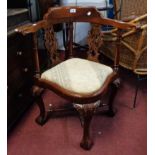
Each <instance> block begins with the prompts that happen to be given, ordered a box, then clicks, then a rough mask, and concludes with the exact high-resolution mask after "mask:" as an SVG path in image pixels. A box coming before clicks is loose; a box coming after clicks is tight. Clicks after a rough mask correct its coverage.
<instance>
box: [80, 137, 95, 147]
mask: <svg viewBox="0 0 155 155" xmlns="http://www.w3.org/2000/svg"><path fill="white" fill-rule="evenodd" d="M93 144H94V143H93V141H92V140H91V139H90V138H89V139H82V141H81V143H80V146H81V147H82V148H83V149H85V150H90V149H91V148H92V146H93Z"/></svg>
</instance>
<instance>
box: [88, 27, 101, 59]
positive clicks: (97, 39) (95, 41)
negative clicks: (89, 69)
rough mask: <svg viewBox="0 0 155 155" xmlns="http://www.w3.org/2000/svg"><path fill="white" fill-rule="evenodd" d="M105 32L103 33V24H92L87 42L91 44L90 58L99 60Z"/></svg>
mask: <svg viewBox="0 0 155 155" xmlns="http://www.w3.org/2000/svg"><path fill="white" fill-rule="evenodd" d="M102 36H103V34H102V33H101V26H100V25H97V24H92V28H91V30H90V31H89V34H88V38H87V42H88V46H89V51H88V59H89V60H93V61H98V59H97V58H98V55H99V49H100V47H101V46H102V45H103V39H102V38H103V37H102Z"/></svg>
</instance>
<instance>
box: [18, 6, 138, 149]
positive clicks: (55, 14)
mask: <svg viewBox="0 0 155 155" xmlns="http://www.w3.org/2000/svg"><path fill="white" fill-rule="evenodd" d="M73 22H90V23H93V24H99V25H112V26H115V27H117V28H120V29H129V28H133V27H135V26H134V25H133V24H129V23H123V22H119V21H116V20H111V19H107V18H103V17H102V16H101V15H100V13H99V12H98V11H97V10H96V9H95V8H94V7H77V6H70V7H55V8H50V9H49V10H48V12H47V13H46V14H45V16H44V19H43V20H42V21H39V22H37V23H35V24H33V25H30V26H25V27H20V28H19V29H17V30H16V31H18V32H20V33H22V34H23V35H26V34H29V33H33V34H34V43H35V45H34V57H35V67H36V70H35V71H36V72H35V76H34V77H35V78H34V84H35V88H34V89H33V91H34V94H35V96H37V97H36V99H37V102H38V106H39V109H40V115H39V117H38V118H37V122H38V123H39V124H41V125H43V124H44V123H45V122H46V119H47V117H46V112H45V107H44V103H43V101H42V98H41V94H42V92H43V91H42V89H49V90H52V91H54V92H55V93H56V94H58V95H60V96H62V97H64V98H65V99H67V100H69V101H71V103H78V104H79V105H80V104H81V106H82V108H81V109H80V111H81V112H80V113H81V118H82V120H83V123H82V124H83V127H84V129H83V139H82V141H81V144H80V145H81V147H83V148H84V149H90V148H91V146H92V144H93V142H92V140H91V138H90V133H89V126H90V122H91V119H92V116H93V113H94V111H95V109H96V107H97V105H96V104H94V102H97V101H98V100H100V99H101V98H102V96H103V95H104V94H106V92H107V91H108V88H109V87H110V85H111V84H112V83H113V81H114V80H116V78H117V77H118V73H117V69H116V68H117V67H118V66H117V65H118V64H119V63H118V61H119V54H118V53H119V52H118V50H117V51H116V60H115V67H114V71H113V72H112V73H111V74H110V75H109V76H108V78H107V79H106V81H105V83H104V84H103V85H102V87H101V88H100V89H99V90H98V91H96V92H93V93H91V94H86V95H84V94H80V93H73V92H71V91H69V90H67V89H64V88H62V87H61V86H59V85H57V84H55V83H53V82H51V81H48V80H45V79H42V78H40V76H38V75H39V72H40V70H39V59H38V55H37V54H36V53H37V47H36V46H37V42H36V34H35V33H36V32H37V31H38V30H40V29H47V28H50V27H51V26H53V24H58V23H67V24H68V29H69V30H68V31H69V33H68V34H69V35H68V38H67V44H66V45H67V46H68V47H67V51H68V52H69V53H68V55H69V57H72V56H73ZM118 41H119V39H118ZM73 67H74V66H73ZM114 90H115V89H114ZM115 92H116V91H114V92H113V93H112V97H113V98H114V97H115ZM112 103H113V99H111V100H110V103H109V105H110V106H109V108H110V109H109V111H110V112H112Z"/></svg>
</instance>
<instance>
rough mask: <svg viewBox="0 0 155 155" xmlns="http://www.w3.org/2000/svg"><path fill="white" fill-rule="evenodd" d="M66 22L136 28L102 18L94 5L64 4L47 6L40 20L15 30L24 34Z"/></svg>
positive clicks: (133, 25)
mask: <svg viewBox="0 0 155 155" xmlns="http://www.w3.org/2000/svg"><path fill="white" fill-rule="evenodd" d="M67 22H89V23H92V24H99V25H111V26H114V27H116V28H119V29H131V28H136V26H135V24H133V23H125V22H122V21H118V20H113V19H108V18H104V17H103V16H102V15H101V14H100V12H99V11H97V9H96V8H95V7H79V6H67V7H66V6H64V7H54V8H49V10H48V12H47V13H46V14H45V15H44V18H43V20H42V21H39V22H37V23H34V24H32V25H29V26H22V27H19V28H17V29H15V31H17V32H20V33H22V34H23V35H26V34H29V33H35V32H37V31H38V30H39V29H42V28H46V27H49V26H51V25H54V24H58V23H67Z"/></svg>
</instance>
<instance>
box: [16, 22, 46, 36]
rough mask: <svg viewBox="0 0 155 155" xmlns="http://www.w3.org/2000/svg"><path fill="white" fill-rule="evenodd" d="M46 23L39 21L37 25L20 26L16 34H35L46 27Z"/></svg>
mask: <svg viewBox="0 0 155 155" xmlns="http://www.w3.org/2000/svg"><path fill="white" fill-rule="evenodd" d="M45 25H46V24H45V21H44V20H42V21H39V22H37V23H34V24H31V25H24V26H20V27H18V28H16V29H15V31H16V32H19V33H21V34H23V35H27V34H30V33H35V32H37V31H38V30H39V29H42V28H44V27H45Z"/></svg>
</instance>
